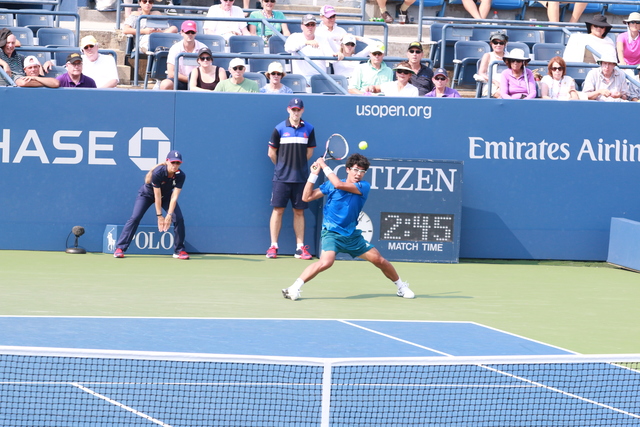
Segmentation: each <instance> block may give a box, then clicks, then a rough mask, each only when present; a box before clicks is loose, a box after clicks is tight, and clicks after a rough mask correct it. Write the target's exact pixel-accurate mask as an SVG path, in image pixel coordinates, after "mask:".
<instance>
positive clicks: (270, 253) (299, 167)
mask: <svg viewBox="0 0 640 427" xmlns="http://www.w3.org/2000/svg"><path fill="white" fill-rule="evenodd" d="M287 113H289V118H287V120H285V121H283V122H281V123H279V124H278V125H277V126H276V127H275V129H274V130H273V132H272V134H271V139H270V140H269V149H268V152H267V154H268V156H269V159H271V161H272V162H273V164H274V166H275V168H274V171H273V178H272V184H271V185H272V187H271V206H272V207H273V210H272V211H271V218H270V219H269V232H270V237H271V246H269V249H268V250H267V258H276V257H277V256H278V237H279V236H280V230H281V229H282V217H283V215H284V211H285V208H286V207H287V205H288V204H289V201H291V207H292V209H293V231H294V233H295V235H296V252H295V254H294V256H295V257H296V258H299V259H311V258H312V257H311V254H310V253H309V250H308V249H309V247H308V246H305V245H304V210H305V209H307V207H308V203H307V202H304V201H303V200H302V192H303V190H304V185H305V182H306V180H307V177H308V176H309V171H308V169H309V168H308V161H309V159H310V158H311V156H313V149H314V148H315V146H316V134H315V130H314V128H313V125H312V124H310V123H308V122H306V121H304V120H302V114H304V103H303V102H302V100H301V99H300V98H293V99H292V100H291V101H289V105H288V106H287Z"/></svg>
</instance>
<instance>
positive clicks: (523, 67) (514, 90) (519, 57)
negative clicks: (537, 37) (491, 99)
mask: <svg viewBox="0 0 640 427" xmlns="http://www.w3.org/2000/svg"><path fill="white" fill-rule="evenodd" d="M503 60H504V63H505V64H507V67H508V68H507V69H506V70H504V71H503V72H502V74H501V75H500V97H501V98H505V99H507V98H508V99H532V98H535V97H536V96H537V95H538V86H537V85H536V80H535V78H534V77H533V73H532V72H531V70H530V69H528V68H527V64H528V63H529V61H531V58H529V57H527V56H526V55H525V54H524V51H523V50H522V49H513V50H512V51H511V52H510V53H508V54H505V55H504V58H503Z"/></svg>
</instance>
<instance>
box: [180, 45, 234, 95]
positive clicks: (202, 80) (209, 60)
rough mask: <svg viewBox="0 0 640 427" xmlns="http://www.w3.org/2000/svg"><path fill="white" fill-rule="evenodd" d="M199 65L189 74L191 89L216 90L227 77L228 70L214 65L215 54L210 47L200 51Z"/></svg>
mask: <svg viewBox="0 0 640 427" xmlns="http://www.w3.org/2000/svg"><path fill="white" fill-rule="evenodd" d="M198 65H199V66H198V67H197V68H196V69H194V70H193V71H192V72H191V75H190V76H189V90H193V91H201V92H209V91H212V90H214V89H215V88H216V86H217V85H218V83H220V82H221V81H223V80H226V79H227V72H226V70H225V69H224V68H222V67H218V66H217V65H213V56H212V54H211V49H209V48H208V47H203V48H202V49H200V50H199V51H198Z"/></svg>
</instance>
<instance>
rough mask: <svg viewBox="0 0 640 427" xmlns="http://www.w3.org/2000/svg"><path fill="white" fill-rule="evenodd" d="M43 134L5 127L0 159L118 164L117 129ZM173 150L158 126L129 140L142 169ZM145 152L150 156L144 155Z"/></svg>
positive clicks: (133, 157) (131, 155) (0, 140)
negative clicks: (46, 135) (116, 150)
mask: <svg viewBox="0 0 640 427" xmlns="http://www.w3.org/2000/svg"><path fill="white" fill-rule="evenodd" d="M41 134H42V135H41ZM43 135H44V133H43V132H40V133H39V132H38V130H36V129H28V130H27V131H26V132H24V133H22V132H20V133H18V132H15V131H12V130H11V129H2V132H1V133H0V162H1V163H22V162H23V161H25V159H34V158H35V159H38V160H39V161H40V162H41V163H42V164H61V165H77V164H81V163H86V164H89V165H107V166H113V165H116V164H117V162H116V158H117V157H120V155H118V154H117V153H116V152H115V149H114V145H115V146H116V147H117V146H118V143H119V142H121V141H120V140H119V138H120V137H119V135H118V132H114V131H95V130H89V131H82V130H56V131H54V132H53V135H52V136H51V138H50V139H48V138H45V137H44V136H43ZM122 142H124V141H122ZM170 150H171V141H170V139H169V138H168V137H167V136H166V135H165V134H164V132H162V131H161V130H160V129H159V128H157V127H143V128H140V129H139V130H138V131H137V132H136V133H135V134H134V135H133V136H132V137H131V138H130V139H129V143H128V155H129V158H130V159H131V161H132V162H133V163H135V165H136V166H138V168H139V169H140V170H143V171H147V170H149V169H151V168H152V167H153V166H155V165H156V164H158V163H160V162H162V161H164V160H165V157H166V154H167V153H168V152H169V151H170ZM111 153H113V154H111ZM143 153H146V154H147V157H143ZM149 154H151V155H153V157H150V156H148V155H149Z"/></svg>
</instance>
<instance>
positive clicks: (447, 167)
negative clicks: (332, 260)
mask: <svg viewBox="0 0 640 427" xmlns="http://www.w3.org/2000/svg"><path fill="white" fill-rule="evenodd" d="M369 161H370V162H371V166H370V167H369V170H368V171H367V173H366V175H365V176H364V178H363V180H364V181H368V182H369V183H370V184H371V191H370V192H369V197H368V198H367V202H366V203H365V205H364V209H363V211H362V212H361V214H360V218H359V220H358V227H357V228H358V229H360V230H361V231H362V235H363V236H364V238H365V239H366V240H367V241H369V242H370V243H371V244H373V245H374V246H375V247H376V248H377V249H378V250H379V251H380V253H381V254H382V256H384V257H385V258H386V259H388V260H389V261H415V262H445V263H454V262H458V257H459V253H460V224H461V213H462V166H463V164H462V162H461V161H449V160H425V159H369ZM330 166H332V167H334V165H330ZM334 170H335V171H336V173H337V174H338V177H339V178H341V179H344V178H346V171H345V166H344V164H341V165H339V166H337V167H334ZM318 253H320V251H318ZM337 258H338V259H351V257H350V256H349V255H346V254H339V255H338V257H337Z"/></svg>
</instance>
